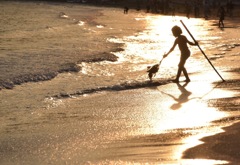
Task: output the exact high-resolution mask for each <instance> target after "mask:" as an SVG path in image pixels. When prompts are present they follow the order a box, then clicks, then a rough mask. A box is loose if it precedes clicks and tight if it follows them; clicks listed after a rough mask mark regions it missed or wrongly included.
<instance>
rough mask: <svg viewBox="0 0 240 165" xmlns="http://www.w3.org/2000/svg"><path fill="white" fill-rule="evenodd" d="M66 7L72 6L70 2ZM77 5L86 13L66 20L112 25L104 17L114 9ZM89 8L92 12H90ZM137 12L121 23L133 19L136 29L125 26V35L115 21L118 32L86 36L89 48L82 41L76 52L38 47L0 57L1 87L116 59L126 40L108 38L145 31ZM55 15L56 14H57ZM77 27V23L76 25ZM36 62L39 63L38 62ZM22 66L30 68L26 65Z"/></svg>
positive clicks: (118, 10)
mask: <svg viewBox="0 0 240 165" xmlns="http://www.w3.org/2000/svg"><path fill="white" fill-rule="evenodd" d="M5 3H9V2H5ZM13 3H15V5H17V3H19V2H18V1H14V2H13ZM21 3H23V4H24V2H21ZM27 3H33V4H36V5H38V4H37V3H39V2H27ZM45 3H46V4H49V3H48V2H44V4H45ZM57 4H59V5H61V4H62V3H57ZM68 5H70V3H68ZM67 7H69V8H70V9H71V5H70V6H67ZM75 8H76V10H80V11H81V10H83V14H80V15H70V16H71V17H69V18H66V19H65V20H66V21H68V20H69V21H72V20H73V21H74V22H76V20H84V21H85V25H84V27H83V28H96V27H95V26H96V25H98V24H100V25H101V24H103V25H104V26H110V25H109V24H111V22H107V21H105V20H104V17H109V14H110V12H109V11H110V10H111V8H107V9H106V10H105V9H103V8H101V7H97V6H88V5H77V6H76V7H75ZM89 9H90V10H91V11H92V12H88V10H89ZM6 10H7V9H6ZM65 10H66V9H65ZM70 12H71V11H70ZM116 12H119V14H120V13H121V14H123V13H122V12H121V10H120V9H116ZM66 14H71V13H66ZM73 14H74V13H73ZM135 14H136V13H135V12H134V13H133V14H129V15H128V17H124V19H123V20H122V22H120V23H119V25H120V27H122V25H121V24H122V23H124V21H126V22H132V23H131V26H132V27H133V28H134V29H128V28H127V27H125V28H126V30H125V29H124V30H125V32H124V34H122V32H120V29H118V24H117V23H116V25H115V28H116V32H108V31H107V30H105V31H104V30H103V32H101V33H103V34H101V33H100V34H99V35H98V34H96V33H95V34H93V35H96V38H97V40H95V39H94V38H93V39H91V38H89V39H87V40H86V43H89V44H86V47H84V45H83V46H82V45H81V43H80V44H79V45H77V46H76V47H83V48H80V49H83V51H79V50H78V49H79V48H78V49H77V48H75V49H76V53H74V54H72V53H68V52H64V51H63V52H62V53H61V50H57V48H55V49H53V53H52V52H49V53H48V54H44V53H45V52H44V51H43V52H41V51H42V50H41V49H40V50H39V51H40V52H38V53H37V54H36V53H32V54H31V52H26V53H24V54H16V55H15V53H14V52H11V54H13V55H10V56H9V55H3V56H2V57H0V58H1V63H2V64H3V65H1V67H0V72H1V73H2V74H1V76H0V90H1V89H13V88H14V87H15V86H16V85H21V84H24V83H28V82H40V81H47V80H51V79H53V78H55V77H56V76H57V75H59V74H60V73H67V72H73V73H74V72H79V71H80V70H81V67H80V66H78V64H80V63H82V62H89V63H92V62H101V61H110V62H114V61H117V60H118V57H117V56H116V55H114V54H113V53H114V52H119V51H123V48H122V47H123V45H124V43H112V42H109V41H107V38H106V37H109V38H111V37H114V38H119V37H122V35H134V34H135V33H136V32H139V31H142V30H144V27H145V26H144V24H142V25H141V26H137V23H136V22H137V21H136V20H135V22H134V18H135ZM114 16H117V14H115V15H114ZM52 17H54V15H53V16H52ZM72 17H73V18H72ZM60 19H61V18H60ZM113 19H115V18H113ZM74 24H76V23H74ZM75 26H77V24H76V25H75ZM46 28H47V30H48V29H50V30H51V29H52V28H51V27H49V26H46ZM53 30H54V29H53ZM100 30H101V29H100ZM85 31H86V30H85ZM76 33H77V32H76ZM83 35H84V34H83ZM79 37H81V36H79ZM83 37H84V36H83ZM66 42H67V41H66ZM90 43H91V44H92V45H94V46H91V44H90ZM73 44H75V43H73ZM95 45H96V47H95ZM74 47H75V46H74ZM46 49H48V48H46ZM73 51H74V50H73ZM55 52H59V53H60V54H59V53H58V54H57V53H55ZM42 53H43V54H42ZM6 54H9V52H6ZM14 56H16V57H14ZM28 59H31V61H28ZM34 61H35V62H34ZM55 61H56V62H55ZM36 62H37V63H38V64H36ZM36 65H37V67H36ZM12 66H14V67H15V68H16V69H13V68H12ZM22 66H24V67H27V68H23V67H22Z"/></svg>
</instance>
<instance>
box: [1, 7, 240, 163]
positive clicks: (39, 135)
mask: <svg viewBox="0 0 240 165" xmlns="http://www.w3.org/2000/svg"><path fill="white" fill-rule="evenodd" d="M41 5H44V4H41ZM5 10H7V9H6V8H5ZM68 10H69V11H68ZM71 10H72V8H71V4H69V8H67V9H64V11H65V12H66V14H69V20H70V21H72V23H74V24H75V23H76V22H78V21H80V20H84V21H85V22H86V24H87V25H86V26H87V28H92V29H94V28H93V27H96V26H97V25H99V26H100V25H101V26H104V27H111V29H114V30H113V31H111V30H109V28H103V29H102V30H101V32H100V33H95V35H94V36H93V37H92V38H84V37H85V36H84V34H86V33H90V32H88V31H87V30H86V29H85V33H81V31H80V32H79V34H78V36H77V37H76V38H81V42H80V41H79V42H80V43H79V45H75V44H76V43H77V42H78V40H77V39H76V40H77V42H74V43H71V44H70V45H69V46H70V48H69V50H70V49H71V52H75V53H70V54H69V52H70V51H69V50H62V49H60V50H58V48H61V45H60V46H59V45H58V44H59V43H58V42H56V45H57V46H56V47H54V48H53V49H52V50H51V51H53V50H54V51H53V53H52V54H45V55H46V56H44V57H43V56H41V55H38V56H36V52H34V48H33V49H29V50H30V51H32V52H30V53H29V54H27V55H26V54H25V53H26V52H27V51H22V50H21V51H20V50H19V49H16V50H11V54H10V55H9V54H8V52H9V50H2V51H3V52H2V54H1V57H0V58H1V61H0V64H1V65H0V73H1V75H0V84H1V91H0V104H1V111H0V114H1V116H0V118H1V121H0V131H1V136H0V158H1V159H0V163H1V164H17V163H18V164H32V163H33V162H34V164H67V163H70V164H114V163H118V164H134V163H136V162H137V163H150V164H151V163H152V164H154V163H156V164H158V163H162V164H179V160H176V158H174V157H173V156H172V154H173V151H174V150H175V149H176V148H177V147H178V146H179V145H182V143H183V142H182V139H184V138H186V137H188V136H191V135H189V134H190V133H186V132H184V130H181V129H176V130H174V131H176V132H178V133H177V134H175V133H174V131H173V132H168V133H166V134H164V135H163V136H160V135H158V134H157V133H155V134H150V135H148V134H147V132H148V131H149V130H151V129H153V128H152V127H153V126H152V125H154V123H151V122H152V120H153V119H156V118H155V117H156V116H157V115H159V113H157V112H156V111H155V109H154V108H155V107H158V106H160V107H161V106H164V105H165V104H168V103H169V104H170V103H171V102H170V101H169V100H168V99H166V98H165V97H164V96H163V94H162V93H161V91H164V90H166V89H169V91H178V88H179V87H178V86H177V85H176V84H173V83H168V82H167V83H164V84H166V85H165V86H158V85H155V86H148V87H147V88H139V89H136V90H123V91H120V92H108V91H104V92H102V93H95V94H91V95H87V94H85V95H83V96H81V94H79V95H80V97H78V96H77V95H76V98H74V97H73V98H70V99H69V95H68V93H77V92H76V91H78V90H79V91H81V90H82V89H84V88H87V87H88V83H90V82H91V80H92V79H87V78H86V77H83V78H81V79H80V78H79V79H78V80H77V81H76V82H75V81H73V82H72V83H69V81H68V80H67V79H66V81H62V82H61V83H59V80H58V78H56V77H58V76H59V77H61V76H63V77H64V76H65V77H67V75H68V73H66V72H68V71H70V73H72V72H77V71H79V70H81V68H78V67H79V66H78V65H77V63H81V62H96V61H104V60H109V61H116V60H117V57H116V56H115V55H113V54H112V53H111V52H113V51H121V50H122V44H123V43H118V44H116V43H110V42H106V38H120V37H123V36H128V35H134V34H135V33H138V32H141V31H142V30H144V28H145V27H146V24H145V23H146V22H145V21H141V22H139V20H138V21H137V20H136V19H135V18H136V16H137V17H138V18H141V17H142V16H143V15H144V14H145V13H142V12H138V11H133V10H130V11H129V14H128V15H124V14H123V10H120V9H114V8H112V9H111V8H110V9H108V10H104V8H101V7H100V8H99V7H93V6H91V7H90V6H84V7H82V8H81V10H83V11H84V12H83V13H84V15H71ZM87 11H91V12H87ZM59 12H60V11H58V12H56V13H54V14H56V17H57V16H58V14H59ZM86 13H87V14H86ZM93 13H94V14H93ZM93 15H94V16H93ZM70 18H71V19H70ZM72 18H74V20H73V19H72ZM69 20H68V21H69ZM225 24H226V26H228V27H230V28H226V30H229V29H230V30H231V29H233V30H232V31H231V33H228V34H226V37H230V38H231V37H233V38H240V36H239V34H240V33H239V27H238V20H235V19H234V20H226V21H225ZM46 26H48V25H44V31H45V30H46V29H45V28H46ZM129 27H131V28H129ZM232 27H234V28H232ZM48 28H49V27H47V30H49V29H48ZM106 29H107V30H106ZM234 30H236V33H234V32H233V31H234ZM63 31H64V30H63ZM65 32H66V31H65ZM231 35H232V36H231ZM65 37H67V36H65ZM19 38H21V36H20V37H19ZM30 38H31V37H30ZM30 38H28V39H29V40H31V41H32V42H34V41H36V40H35V39H34V38H33V39H30ZM82 38H84V41H82ZM39 39H41V38H39ZM54 42H55V41H54ZM65 42H66V43H68V42H70V41H69V40H66V41H65ZM66 43H62V44H66ZM89 43H91V44H89ZM24 46H26V49H27V50H28V48H29V47H28V45H27V44H26V45H24ZM33 46H35V47H37V45H33ZM77 47H81V49H78V48H77ZM73 49H74V50H73ZM36 50H39V49H36ZM89 50H91V51H90V52H89ZM44 51H49V50H44ZM17 52H18V56H14V53H17ZM19 52H20V53H19ZM62 52H64V53H62ZM239 52H240V47H239V45H238V46H237V45H236V46H235V47H234V48H233V49H231V50H230V51H229V54H231V55H230V56H229V57H228V58H220V59H218V60H216V61H215V65H216V67H217V68H223V69H221V71H222V72H221V73H222V74H223V77H224V78H225V79H226V82H224V83H220V85H217V86H216V87H215V88H214V89H215V90H216V91H218V90H219V91H221V90H223V91H231V92H233V93H234V94H235V95H234V96H233V95H230V96H229V95H227V97H226V98H225V97H224V96H222V95H221V94H219V95H220V96H221V97H220V98H211V97H209V98H208V99H204V101H203V102H206V103H208V107H206V108H207V109H208V108H209V107H213V108H216V109H219V110H220V112H221V111H229V112H230V111H233V112H234V111H239V110H240V105H239V101H240V96H239V91H240V88H239V85H240V79H239V72H240V68H239V62H238V61H239ZM38 53H39V54H41V52H38ZM29 55H30V56H29ZM209 72H211V71H209ZM60 73H63V74H60ZM211 73H212V72H211ZM207 74H208V73H197V74H193V75H191V77H192V78H193V82H190V84H189V85H190V87H191V88H193V89H192V91H191V92H193V93H194V92H196V96H198V95H197V94H198V92H199V90H197V89H198V87H201V85H203V84H208V85H209V84H211V85H210V86H215V85H216V84H214V83H216V81H211V80H210V82H208V80H206V79H207V78H206V77H205V75H207ZM213 77H214V76H213ZM216 77H217V76H216ZM216 77H214V78H216ZM53 78H56V79H53ZM201 78H203V79H202V80H199V79H201ZM204 78H205V79H204ZM217 78H218V77H217ZM43 80H49V81H44V82H43ZM109 81H110V80H109ZM217 81H221V80H219V78H218V80H217ZM27 82H30V83H27ZM91 83H93V84H94V82H91ZM66 84H67V85H66ZM96 84H97V83H96ZM203 87H204V85H203ZM6 88H7V89H6ZM9 89H11V90H9ZM201 90H202V89H201ZM166 91H167V92H169V91H168V90H166ZM200 95H201V94H200ZM54 96H59V98H60V99H59V98H57V99H56V98H54ZM129 96H131V97H129ZM65 97H66V99H65ZM164 112H167V113H173V111H172V110H171V111H164ZM148 113H149V114H148ZM171 115H172V114H171ZM175 115H176V114H175ZM206 115H207V113H206ZM147 117H149V118H147ZM157 119H158V118H157ZM170 119H171V116H170ZM189 119H190V118H189ZM224 120H226V121H225V122H226V123H227V124H226V125H229V124H233V123H235V124H233V125H232V126H228V127H226V128H224V132H222V133H219V134H216V135H213V136H210V137H204V138H203V139H201V140H202V141H203V142H204V143H203V144H200V145H198V146H195V147H192V146H191V147H190V148H187V150H186V151H184V153H183V156H182V158H183V159H196V160H197V159H215V160H225V161H230V162H232V164H237V163H238V162H239V159H240V156H239V155H240V149H239V148H240V147H239V142H238V141H239V138H240V132H239V127H240V123H239V122H237V121H239V117H238V116H237V117H236V116H235V117H234V118H231V117H226V118H225V119H224V118H223V119H221V122H220V123H223V124H219V123H218V122H217V121H216V123H217V124H216V125H218V126H219V125H221V126H222V125H224V123H225V122H224ZM148 121H150V122H148ZM151 124H152V125H151ZM192 129H196V130H197V128H195V127H193V128H192ZM151 131H152V130H151ZM151 131H149V132H151ZM157 131H159V130H157ZM152 132H154V131H152ZM145 134H147V135H145ZM140 135H141V136H140ZM176 135H178V136H176ZM176 146H177V147H176ZM134 154H135V155H134Z"/></svg>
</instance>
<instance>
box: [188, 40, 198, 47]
mask: <svg viewBox="0 0 240 165" xmlns="http://www.w3.org/2000/svg"><path fill="white" fill-rule="evenodd" d="M187 43H188V44H189V45H194V46H197V45H198V42H197V41H196V42H195V43H193V42H191V41H189V40H187Z"/></svg>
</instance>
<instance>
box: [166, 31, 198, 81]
mask: <svg viewBox="0 0 240 165" xmlns="http://www.w3.org/2000/svg"><path fill="white" fill-rule="evenodd" d="M172 33H173V36H174V37H176V40H175V42H174V44H173V46H172V48H171V49H170V50H169V51H168V53H166V54H165V55H164V56H163V57H164V58H165V57H167V56H168V55H169V54H170V53H171V52H172V51H173V50H174V48H175V47H176V45H178V47H179V49H180V52H181V55H180V62H179V64H178V72H177V76H176V79H175V80H173V82H176V83H178V82H179V78H180V76H181V73H182V72H183V74H184V76H185V78H186V80H185V81H186V82H190V79H189V77H188V73H187V70H186V68H185V67H184V65H185V63H186V61H187V59H188V57H189V56H190V54H191V52H190V50H189V49H188V46H187V44H189V45H198V43H197V42H196V43H193V42H190V41H189V40H188V39H187V38H186V36H184V35H182V29H181V28H180V27H179V26H174V27H173V28H172Z"/></svg>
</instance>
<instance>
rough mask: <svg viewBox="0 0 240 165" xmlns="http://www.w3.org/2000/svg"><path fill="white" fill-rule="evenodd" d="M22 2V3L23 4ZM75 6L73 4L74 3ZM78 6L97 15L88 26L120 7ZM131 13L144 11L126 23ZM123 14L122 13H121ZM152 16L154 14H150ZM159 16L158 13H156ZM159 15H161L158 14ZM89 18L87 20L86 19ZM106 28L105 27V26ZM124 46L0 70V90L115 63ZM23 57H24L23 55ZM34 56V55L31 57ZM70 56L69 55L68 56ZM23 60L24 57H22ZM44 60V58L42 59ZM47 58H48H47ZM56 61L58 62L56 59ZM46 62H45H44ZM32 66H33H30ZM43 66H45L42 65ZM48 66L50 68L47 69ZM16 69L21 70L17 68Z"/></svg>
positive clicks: (111, 45)
mask: <svg viewBox="0 0 240 165" xmlns="http://www.w3.org/2000/svg"><path fill="white" fill-rule="evenodd" d="M13 2H20V1H13ZM24 2H29V3H38V2H32V1H24ZM24 2H23V3H24ZM39 2H44V3H47V4H48V3H51V2H46V1H39ZM52 2H54V3H57V4H62V3H61V2H56V1H52ZM65 4H71V3H69V2H65ZM74 4H75V3H74ZM78 6H81V7H82V8H84V7H86V8H88V7H92V8H94V9H95V10H96V12H97V13H98V14H96V17H94V18H93V17H92V16H91V14H90V15H88V16H87V17H86V18H85V19H86V20H88V19H90V24H91V22H95V21H96V22H95V23H94V24H96V23H97V22H99V23H100V24H101V22H102V21H103V19H101V17H102V16H103V14H102V12H104V11H103V10H104V9H102V7H106V8H107V9H108V8H116V9H117V10H118V11H119V12H120V11H121V10H120V9H119V8H120V5H116V6H108V5H107V6H104V5H96V4H87V3H86V4H84V3H80V4H78ZM131 13H132V14H133V15H134V14H136V13H141V14H143V13H146V12H145V11H143V10H141V11H136V10H134V9H131V11H130V14H128V16H129V18H127V17H125V18H126V19H127V20H126V21H127V22H129V21H131V20H133V17H132V16H130V15H131ZM122 14H123V13H122ZM151 14H154V13H151ZM158 14H159V13H158ZM160 15H161V14H160ZM176 15H183V13H177V14H176ZM88 17H89V18H88ZM209 20H215V19H214V18H212V19H209ZM228 21H229V22H236V21H237V20H235V19H232V20H228ZM106 26H107V25H106ZM131 26H134V27H135V28H136V29H134V30H131V31H130V32H126V35H130V34H132V35H134V33H136V32H139V31H141V30H144V27H145V26H140V27H137V26H136V25H134V23H132V24H131ZM101 40H102V39H100V40H99V41H98V42H104V39H103V40H102V41H101ZM105 42H106V41H105ZM123 45H124V43H110V42H108V44H107V46H106V49H105V50H103V51H102V52H99V51H98V50H97V49H96V50H94V51H95V53H86V54H80V55H79V56H78V57H76V58H73V59H71V60H70V61H69V60H67V61H66V62H61V63H59V64H54V66H52V67H51V66H50V65H48V62H47V63H46V65H47V67H40V68H39V69H38V70H35V71H32V70H28V71H26V70H24V72H21V71H20V72H19V73H18V74H15V73H13V72H14V71H13V70H9V68H10V67H9V68H7V69H6V68H5V67H3V68H0V72H1V73H4V72H8V73H10V74H6V75H5V74H2V75H1V76H0V90H1V89H13V88H14V87H15V86H16V85H21V84H23V83H28V82H40V81H47V80H51V79H53V78H55V77H56V76H57V75H58V74H60V73H66V72H79V71H80V70H81V68H80V67H79V66H78V65H77V64H79V63H81V62H101V61H112V62H114V61H117V60H118V57H117V56H115V55H114V54H112V53H111V52H119V51H122V50H123V49H122V46H123ZM23 56H24V55H23ZM31 56H34V55H31ZM70 56H71V55H70ZM23 58H25V57H23ZM44 58H45V57H44ZM47 58H49V57H47ZM60 58H62V59H61V61H63V60H64V58H66V57H64V56H61V57H60ZM56 60H59V59H58V58H57V59H56ZM2 61H3V62H2V63H4V61H9V59H7V58H6V60H5V59H2ZM10 61H11V62H10V63H9V62H8V63H9V64H8V65H9V66H13V65H15V64H14V63H15V62H14V61H12V60H11V59H10ZM38 61H40V60H38ZM45 62H46V61H45ZM22 65H26V64H22ZM32 65H34V64H32ZM44 65H45V64H44ZM49 66H50V67H49ZM18 69H21V67H20V68H18ZM1 70H5V71H1Z"/></svg>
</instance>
